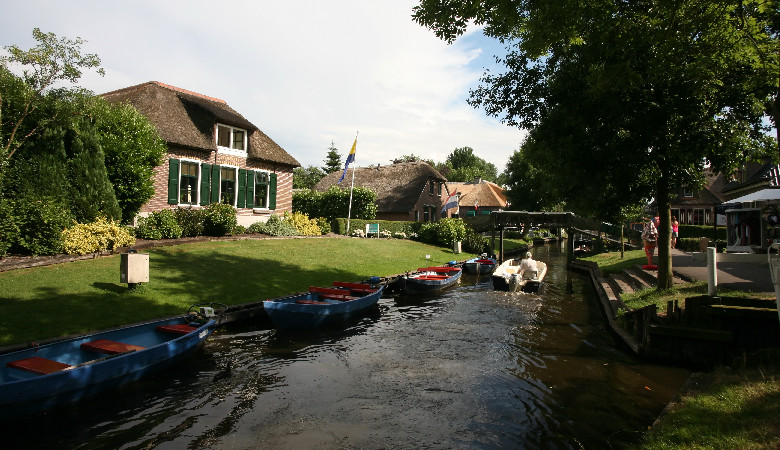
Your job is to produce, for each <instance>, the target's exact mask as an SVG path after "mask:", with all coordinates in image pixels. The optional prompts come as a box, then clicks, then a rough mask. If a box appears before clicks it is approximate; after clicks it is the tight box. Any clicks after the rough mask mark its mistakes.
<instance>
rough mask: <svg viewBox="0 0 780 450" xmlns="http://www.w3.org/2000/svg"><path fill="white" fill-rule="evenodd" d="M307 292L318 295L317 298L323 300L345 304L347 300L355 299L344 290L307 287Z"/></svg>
mask: <svg viewBox="0 0 780 450" xmlns="http://www.w3.org/2000/svg"><path fill="white" fill-rule="evenodd" d="M309 292H315V293H317V294H319V298H325V299H328V300H340V301H344V302H345V301H349V300H355V299H356V298H357V297H353V296H351V295H349V294H350V293H351V292H350V291H348V290H346V289H338V288H324V287H318V286H309Z"/></svg>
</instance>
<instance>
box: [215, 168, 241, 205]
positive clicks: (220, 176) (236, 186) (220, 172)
mask: <svg viewBox="0 0 780 450" xmlns="http://www.w3.org/2000/svg"><path fill="white" fill-rule="evenodd" d="M222 169H233V172H234V173H235V176H234V178H233V182H234V183H235V189H234V192H233V204H232V205H230V206H232V207H233V208H237V205H238V166H233V165H230V164H220V165H219V197H218V198H219V202H220V203H222Z"/></svg>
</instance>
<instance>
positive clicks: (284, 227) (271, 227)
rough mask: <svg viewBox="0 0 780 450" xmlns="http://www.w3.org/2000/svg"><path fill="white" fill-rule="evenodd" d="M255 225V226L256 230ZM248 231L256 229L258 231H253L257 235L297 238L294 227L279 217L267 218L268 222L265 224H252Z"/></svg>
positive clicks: (296, 231)
mask: <svg viewBox="0 0 780 450" xmlns="http://www.w3.org/2000/svg"><path fill="white" fill-rule="evenodd" d="M255 225H257V227H256V228H253V227H255ZM250 229H253V230H254V229H257V230H258V231H253V232H257V233H262V234H267V235H269V236H297V235H298V230H296V229H295V227H294V226H292V225H291V224H290V223H288V222H287V221H285V220H282V218H280V217H279V216H271V217H269V218H268V222H266V223H264V224H263V223H260V222H258V223H255V224H252V226H251V227H250Z"/></svg>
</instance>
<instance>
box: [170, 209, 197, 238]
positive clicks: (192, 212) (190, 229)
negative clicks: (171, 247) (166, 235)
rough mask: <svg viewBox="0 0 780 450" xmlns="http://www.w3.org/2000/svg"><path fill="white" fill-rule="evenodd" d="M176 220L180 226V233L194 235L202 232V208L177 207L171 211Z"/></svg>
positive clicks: (188, 235)
mask: <svg viewBox="0 0 780 450" xmlns="http://www.w3.org/2000/svg"><path fill="white" fill-rule="evenodd" d="M173 215H174V216H176V222H177V223H178V224H179V226H180V227H181V235H182V236H187V237H195V236H200V235H201V234H203V210H202V209H193V208H192V207H191V206H190V207H187V208H181V207H178V208H176V209H175V210H174V211H173Z"/></svg>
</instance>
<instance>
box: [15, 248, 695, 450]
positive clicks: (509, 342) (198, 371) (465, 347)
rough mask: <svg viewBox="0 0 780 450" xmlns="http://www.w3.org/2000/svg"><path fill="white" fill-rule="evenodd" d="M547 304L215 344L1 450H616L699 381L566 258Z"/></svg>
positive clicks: (416, 307) (44, 422)
mask: <svg viewBox="0 0 780 450" xmlns="http://www.w3.org/2000/svg"><path fill="white" fill-rule="evenodd" d="M534 251H535V252H536V255H535V257H536V258H537V259H540V260H543V261H546V262H547V263H548V267H549V270H548V273H547V277H546V279H545V281H546V283H545V287H544V289H543V291H542V292H541V293H540V294H538V295H537V294H525V293H506V292H495V291H493V289H492V285H491V283H490V277H482V278H478V277H475V276H467V275H464V276H463V278H462V279H461V281H460V285H459V286H457V287H454V288H450V289H448V290H447V291H445V292H444V293H441V294H438V295H432V296H428V297H413V298H412V297H409V298H407V297H399V298H384V299H382V300H381V301H380V303H379V307H378V308H377V309H376V310H375V311H373V312H372V313H370V314H368V315H366V316H364V317H362V318H359V319H356V320H354V321H353V322H352V323H350V324H349V326H347V327H341V328H338V329H328V330H321V331H315V332H279V331H277V330H275V329H273V328H272V327H271V326H270V324H267V323H264V324H260V325H258V324H253V325H243V326H240V327H235V326H234V327H231V328H228V329H224V330H220V331H218V332H217V333H216V334H215V335H214V336H213V337H212V338H211V339H210V340H209V341H208V342H207V344H206V346H205V347H204V349H203V350H202V351H199V352H198V353H196V354H195V355H194V357H192V358H189V359H187V360H186V361H183V362H181V363H179V364H178V365H177V367H175V368H174V369H172V370H167V371H165V372H162V373H160V374H159V375H157V376H155V377H154V378H152V379H149V380H145V381H141V382H138V383H134V384H132V385H129V386H126V387H124V388H122V389H119V390H115V391H113V392H111V393H108V394H105V395H102V396H100V397H97V398H94V399H92V400H90V401H87V402H84V403H81V404H79V405H75V406H72V407H67V408H64V409H60V410H57V411H55V412H53V413H50V414H48V415H45V416H43V417H37V418H35V419H34V420H28V421H25V422H22V423H18V424H13V426H12V428H11V427H10V426H9V424H5V425H4V426H0V428H1V429H2V431H3V441H4V444H3V448H58V449H64V448H83V449H104V448H122V449H150V448H158V449H182V448H194V449H197V448H214V449H255V448H290V449H292V448H295V449H306V448H311V449H315V448H316V449H331V448H332V449H336V448H339V449H340V448H366V449H374V448H415V449H416V448H433V449H438V448H544V449H548V448H558V449H568V448H599V449H600V448H607V447H609V446H611V447H612V448H620V447H623V446H625V445H626V444H627V443H632V442H636V441H637V439H638V438H639V436H640V433H641V432H642V431H644V430H646V429H647V427H648V426H649V425H651V424H652V422H653V420H654V419H655V418H656V417H657V415H658V414H659V413H660V412H661V410H662V409H663V408H664V406H665V405H666V403H667V402H668V401H670V400H671V399H673V397H674V396H675V395H676V393H677V391H678V390H679V388H680V387H681V386H682V384H683V383H684V381H685V379H686V378H687V376H688V372H687V371H686V370H683V369H679V368H669V367H662V366H655V365H651V364H646V363H642V362H639V361H637V360H635V359H634V358H632V357H631V356H629V355H627V354H626V353H625V352H623V351H622V350H621V349H620V348H619V347H618V346H617V344H616V342H615V341H614V340H613V338H612V337H611V336H610V334H609V333H608V332H607V330H606V329H605V326H604V323H603V319H602V317H601V313H600V312H599V310H598V309H597V306H596V299H595V297H594V292H593V289H592V287H591V285H590V282H589V280H588V279H587V278H586V277H585V276H583V275H580V274H577V273H572V272H569V271H567V270H566V260H565V254H564V253H562V252H561V250H560V249H559V248H558V247H555V246H553V247H547V246H545V247H544V248H541V249H535V250H534Z"/></svg>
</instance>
